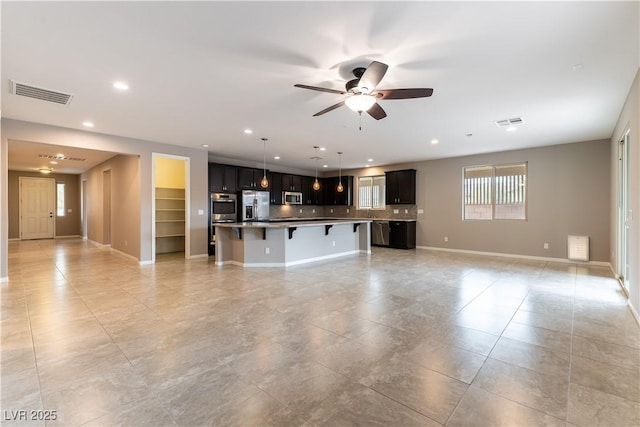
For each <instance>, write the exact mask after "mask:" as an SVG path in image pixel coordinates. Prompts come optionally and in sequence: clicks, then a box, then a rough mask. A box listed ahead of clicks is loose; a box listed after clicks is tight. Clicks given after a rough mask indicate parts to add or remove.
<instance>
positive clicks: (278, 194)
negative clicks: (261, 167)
mask: <svg viewBox="0 0 640 427" xmlns="http://www.w3.org/2000/svg"><path fill="white" fill-rule="evenodd" d="M267 178H268V179H269V203H271V204H272V205H281V204H282V174H281V173H278V172H267Z"/></svg>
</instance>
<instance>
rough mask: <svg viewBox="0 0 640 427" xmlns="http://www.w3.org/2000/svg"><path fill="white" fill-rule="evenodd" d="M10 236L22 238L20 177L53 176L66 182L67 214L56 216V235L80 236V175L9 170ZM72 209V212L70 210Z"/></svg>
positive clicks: (57, 180)
mask: <svg viewBox="0 0 640 427" xmlns="http://www.w3.org/2000/svg"><path fill="white" fill-rule="evenodd" d="M8 175H9V176H8V184H9V185H8V187H9V189H8V192H9V203H8V205H9V238H10V239H19V238H20V177H21V176H24V177H34V178H53V179H55V180H56V182H64V184H65V205H66V206H65V209H66V212H65V216H63V217H60V216H56V231H55V232H56V237H64V236H80V235H81V228H80V175H68V174H60V173H52V174H49V175H43V174H41V173H38V172H24V171H9V174H8ZM69 209H71V212H69Z"/></svg>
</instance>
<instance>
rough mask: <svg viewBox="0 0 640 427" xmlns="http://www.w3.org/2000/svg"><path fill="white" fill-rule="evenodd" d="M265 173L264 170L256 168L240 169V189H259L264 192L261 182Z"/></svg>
mask: <svg viewBox="0 0 640 427" xmlns="http://www.w3.org/2000/svg"><path fill="white" fill-rule="evenodd" d="M263 175H264V171H263V170H262V169H255V168H243V167H239V168H238V189H240V190H243V189H257V190H264V188H262V187H260V181H261V180H262V176H263Z"/></svg>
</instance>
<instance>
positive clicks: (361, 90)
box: [294, 61, 433, 120]
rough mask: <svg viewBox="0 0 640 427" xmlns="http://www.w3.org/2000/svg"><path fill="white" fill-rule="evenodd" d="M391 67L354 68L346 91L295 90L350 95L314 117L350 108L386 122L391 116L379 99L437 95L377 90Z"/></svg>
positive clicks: (418, 90) (379, 64)
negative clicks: (379, 102) (337, 109)
mask: <svg viewBox="0 0 640 427" xmlns="http://www.w3.org/2000/svg"><path fill="white" fill-rule="evenodd" d="M387 68H389V66H388V65H387V64H383V63H382V62H378V61H373V62H372V63H371V64H369V66H368V67H367V68H364V67H358V68H354V69H353V75H354V76H355V79H353V80H349V81H348V82H347V83H346V85H345V90H336V89H329V88H325V87H318V86H308V85H302V84H295V85H294V86H295V87H299V88H302V89H311V90H317V91H320V92H329V93H335V94H339V95H346V97H345V99H343V100H342V101H340V102H338V103H337V104H333V105H332V106H330V107H327V108H325V109H324V110H322V111H318V112H317V113H315V114H314V115H313V116H314V117H316V116H321V115H323V114H325V113H328V112H329V111H332V110H335V109H336V108H339V107H342V106H343V105H346V106H347V107H349V108H350V109H351V110H353V111H355V112H357V113H358V114H360V115H362V112H364V111H366V112H367V113H368V114H369V115H370V116H371V117H373V118H374V119H376V120H380V119H384V118H385V117H387V113H385V111H384V110H383V109H382V107H381V106H380V104H378V102H377V101H378V100H385V99H410V98H426V97H429V96H431V95H432V94H433V89H429V88H415V89H378V90H376V87H377V86H378V84H379V83H380V81H381V80H382V78H383V77H384V75H385V73H386V72H387Z"/></svg>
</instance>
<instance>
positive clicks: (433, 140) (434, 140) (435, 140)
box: [431, 139, 440, 145]
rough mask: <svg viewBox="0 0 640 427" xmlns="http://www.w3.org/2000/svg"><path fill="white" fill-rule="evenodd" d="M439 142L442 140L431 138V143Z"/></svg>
mask: <svg viewBox="0 0 640 427" xmlns="http://www.w3.org/2000/svg"><path fill="white" fill-rule="evenodd" d="M438 142H440V141H438V140H437V139H432V140H431V144H432V145H436V144H437V143H438Z"/></svg>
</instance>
